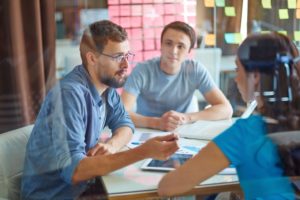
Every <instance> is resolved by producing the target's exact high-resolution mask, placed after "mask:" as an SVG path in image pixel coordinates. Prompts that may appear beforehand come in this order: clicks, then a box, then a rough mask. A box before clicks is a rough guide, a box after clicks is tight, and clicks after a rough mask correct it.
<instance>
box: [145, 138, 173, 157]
mask: <svg viewBox="0 0 300 200" xmlns="http://www.w3.org/2000/svg"><path fill="white" fill-rule="evenodd" d="M140 148H142V152H143V153H144V154H145V155H146V157H148V158H154V159H158V160H165V159H167V158H169V157H170V156H171V155H172V154H173V153H174V152H175V151H177V150H178V149H179V145H178V135H176V134H174V133H171V134H169V135H165V136H158V137H154V138H152V139H149V140H147V141H146V142H145V143H144V144H142V145H141V146H140Z"/></svg>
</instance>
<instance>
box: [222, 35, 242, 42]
mask: <svg viewBox="0 0 300 200" xmlns="http://www.w3.org/2000/svg"><path fill="white" fill-rule="evenodd" d="M225 42H226V43H227V44H240V43H241V42H242V36H241V34H240V33H225Z"/></svg>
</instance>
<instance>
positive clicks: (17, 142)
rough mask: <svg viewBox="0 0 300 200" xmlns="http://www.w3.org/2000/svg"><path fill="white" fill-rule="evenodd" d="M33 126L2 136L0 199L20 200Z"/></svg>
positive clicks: (0, 146)
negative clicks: (28, 142) (22, 177)
mask: <svg viewBox="0 0 300 200" xmlns="http://www.w3.org/2000/svg"><path fill="white" fill-rule="evenodd" d="M32 128H33V125H29V126H26V127H22V128H19V129H16V130H12V131H9V132H6V133H2V134H0V199H12V200H14V199H20V186H21V176H22V172H23V165H24V157H25V150H26V144H27V141H28V138H29V135H30V133H31V130H32Z"/></svg>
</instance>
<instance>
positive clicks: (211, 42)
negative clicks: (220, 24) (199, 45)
mask: <svg viewBox="0 0 300 200" xmlns="http://www.w3.org/2000/svg"><path fill="white" fill-rule="evenodd" d="M204 42H205V45H207V46H215V45H216V35H215V34H207V35H206V36H205V40H204Z"/></svg>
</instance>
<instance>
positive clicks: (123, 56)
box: [99, 52, 135, 63]
mask: <svg viewBox="0 0 300 200" xmlns="http://www.w3.org/2000/svg"><path fill="white" fill-rule="evenodd" d="M99 54H100V55H104V56H107V57H109V58H111V59H112V60H113V61H115V62H117V63H121V62H122V61H123V60H124V59H125V60H126V61H127V62H132V61H133V59H134V56H135V54H134V53H132V52H128V53H125V54H120V55H116V56H112V55H109V54H106V53H103V52H101V53H99ZM129 56H132V60H131V61H129V60H128V58H129Z"/></svg>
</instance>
